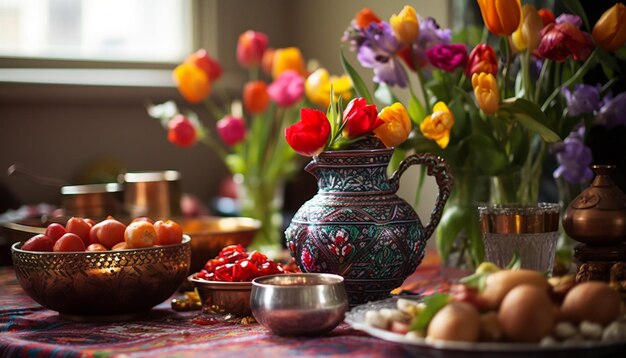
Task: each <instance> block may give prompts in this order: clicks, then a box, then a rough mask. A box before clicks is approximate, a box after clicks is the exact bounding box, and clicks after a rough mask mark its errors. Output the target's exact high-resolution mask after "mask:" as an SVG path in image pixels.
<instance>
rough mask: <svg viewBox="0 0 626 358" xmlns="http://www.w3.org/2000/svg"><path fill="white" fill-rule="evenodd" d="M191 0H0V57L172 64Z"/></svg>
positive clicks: (188, 27) (188, 45) (181, 45)
mask: <svg viewBox="0 0 626 358" xmlns="http://www.w3.org/2000/svg"><path fill="white" fill-rule="evenodd" d="M191 7H192V2H191V1H190V0H104V1H103V0H27V1H24V0H0V57H21V58H35V59H61V60H63V59H72V60H99V61H123V62H156V63H159V62H162V63H174V62H177V61H179V60H180V59H182V58H184V56H185V55H186V54H188V53H189V52H190V51H191V50H192V45H193V44H192V38H193V36H192V26H193V24H192V21H191V11H192V9H191Z"/></svg>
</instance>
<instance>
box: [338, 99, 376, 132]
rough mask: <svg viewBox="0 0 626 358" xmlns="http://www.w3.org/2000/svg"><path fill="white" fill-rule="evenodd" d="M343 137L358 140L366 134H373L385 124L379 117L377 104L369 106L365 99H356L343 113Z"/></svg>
mask: <svg viewBox="0 0 626 358" xmlns="http://www.w3.org/2000/svg"><path fill="white" fill-rule="evenodd" d="M343 122H344V123H345V126H344V127H343V132H342V134H343V136H344V137H345V138H356V137H360V136H362V135H364V134H367V133H370V132H373V131H374V129H376V128H378V126H380V125H382V124H383V123H384V122H383V121H382V120H381V119H380V118H379V117H378V110H377V109H376V105H375V104H367V101H366V100H365V98H362V97H359V98H355V99H353V100H352V101H350V103H348V106H347V107H346V109H345V110H344V111H343Z"/></svg>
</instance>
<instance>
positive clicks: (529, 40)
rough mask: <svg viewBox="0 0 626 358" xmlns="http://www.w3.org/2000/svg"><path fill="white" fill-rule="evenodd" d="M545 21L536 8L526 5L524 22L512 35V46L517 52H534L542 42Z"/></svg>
mask: <svg viewBox="0 0 626 358" xmlns="http://www.w3.org/2000/svg"><path fill="white" fill-rule="evenodd" d="M541 29H543V19H542V18H541V16H540V15H539V13H538V12H537V9H535V7H534V6H532V5H530V4H526V5H524V6H523V7H522V22H521V23H520V25H519V27H518V28H517V30H515V32H513V34H512V35H511V45H512V47H513V49H515V50H517V51H520V52H521V51H524V50H526V49H528V50H529V51H533V50H534V49H536V48H537V46H539V42H540V41H541Z"/></svg>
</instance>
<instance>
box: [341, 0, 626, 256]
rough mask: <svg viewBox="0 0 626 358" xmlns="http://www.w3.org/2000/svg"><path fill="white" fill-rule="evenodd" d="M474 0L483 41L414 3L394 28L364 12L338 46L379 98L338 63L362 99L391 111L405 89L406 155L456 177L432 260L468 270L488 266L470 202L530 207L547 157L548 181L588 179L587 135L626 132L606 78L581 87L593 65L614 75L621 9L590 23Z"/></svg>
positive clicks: (572, 3)
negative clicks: (436, 163)
mask: <svg viewBox="0 0 626 358" xmlns="http://www.w3.org/2000/svg"><path fill="white" fill-rule="evenodd" d="M477 2H478V6H479V8H480V11H481V14H482V18H483V20H484V25H485V27H484V29H483V31H482V36H481V37H480V38H476V39H473V38H471V37H469V36H465V41H463V42H462V41H459V40H458V39H461V38H463V37H464V36H463V35H467V34H454V36H453V34H452V31H451V30H450V29H446V28H441V27H440V26H439V25H438V24H437V22H436V20H435V19H433V18H430V17H422V16H420V15H419V14H417V12H416V11H415V9H414V8H413V7H411V6H405V7H404V8H403V9H402V10H401V11H400V12H399V13H398V14H394V15H393V16H391V18H390V19H389V21H383V20H381V19H380V18H379V17H378V16H377V15H376V14H375V13H374V12H372V11H371V10H370V9H363V10H361V11H359V12H358V13H357V14H356V16H355V18H354V19H353V21H352V23H351V24H350V26H349V27H348V29H347V30H346V32H345V34H344V37H343V40H344V42H346V43H348V44H349V45H350V49H351V50H352V51H354V52H356V55H357V60H358V62H359V63H360V64H361V65H362V66H363V67H365V68H369V69H372V71H373V77H372V79H373V82H374V84H375V87H376V88H375V92H374V95H375V96H372V94H371V92H370V91H369V89H368V88H367V86H366V85H365V82H364V81H363V80H362V79H361V78H360V76H359V74H358V72H357V71H356V70H355V69H354V68H353V67H352V65H351V64H350V63H349V62H348V61H347V60H346V59H345V58H344V57H343V56H342V62H343V65H344V68H345V69H346V72H347V73H349V74H350V75H351V77H352V80H353V82H354V84H355V90H356V93H357V95H359V96H362V97H364V98H366V99H367V101H368V102H370V103H373V102H374V101H379V102H382V103H383V105H385V104H390V103H393V102H395V101H397V98H398V97H401V96H400V94H399V93H397V91H398V90H406V92H405V93H403V98H408V100H407V101H406V103H407V109H408V114H409V117H410V119H411V122H412V123H413V125H414V126H413V129H412V133H411V136H410V138H409V140H407V141H406V142H405V143H404V144H403V145H402V146H401V147H402V148H403V149H405V150H407V151H408V150H413V151H418V152H431V153H434V154H437V155H440V156H441V157H443V158H444V159H445V160H446V161H447V162H448V164H449V165H450V167H451V168H452V171H453V175H454V176H455V188H454V189H453V193H452V197H451V200H449V201H448V205H447V208H446V210H445V212H444V215H443V217H442V220H441V223H440V225H439V227H438V229H437V244H438V249H439V252H440V254H441V255H442V257H443V259H444V260H447V259H448V257H449V255H450V253H451V252H452V251H457V252H459V253H460V255H459V257H460V258H463V259H464V260H466V261H467V262H466V263H467V264H469V265H470V266H471V265H476V264H478V263H480V262H481V261H482V257H483V247H482V238H481V234H480V230H479V228H478V217H477V215H478V214H477V212H476V208H475V205H476V203H477V202H480V201H492V202H500V203H506V202H522V203H524V202H536V201H537V200H538V193H539V179H540V175H541V170H542V164H543V161H544V159H545V157H546V156H547V155H548V154H549V153H556V156H557V159H558V160H559V162H560V168H559V169H557V170H556V171H555V173H554V175H555V176H563V177H565V178H567V179H569V180H573V181H577V180H581V179H586V178H589V175H590V172H589V171H588V166H589V164H590V162H591V157H590V154H589V151H588V148H585V146H584V136H585V130H586V129H588V128H589V127H590V126H592V125H605V126H617V125H624V124H626V119H625V118H626V117H624V116H623V115H618V113H619V110H620V109H626V108H624V107H625V106H626V97H625V95H624V94H619V95H617V96H614V95H612V94H611V87H612V85H613V83H614V82H613V81H611V80H608V81H606V82H604V83H595V82H594V83H589V84H585V83H584V80H586V78H585V74H587V73H588V72H589V70H590V69H592V68H594V67H599V68H601V69H602V71H603V72H604V73H605V74H606V77H607V78H612V77H614V75H615V74H617V73H618V71H619V66H617V63H616V61H620V60H623V58H624V57H623V51H622V50H623V47H624V43H625V42H626V30H625V27H624V26H623V23H624V21H626V8H625V7H624V5H623V4H621V3H617V4H616V5H615V6H613V7H611V8H610V9H607V11H606V12H605V13H604V15H602V17H601V18H600V19H599V20H598V21H597V22H596V23H595V25H593V26H591V24H589V21H588V19H587V17H586V14H585V13H584V11H583V8H582V6H581V4H580V3H579V2H578V1H576V0H564V1H562V4H563V5H564V6H565V8H567V9H568V11H569V13H566V14H561V15H560V16H558V17H556V18H555V16H554V14H553V12H552V11H551V10H550V9H539V10H537V9H535V8H534V7H533V6H532V5H530V4H525V5H523V6H522V4H521V2H520V0H478V1H477ZM455 40H456V41H455ZM620 51H621V53H620ZM412 82H417V83H418V84H419V86H415V87H414V86H413V85H412ZM418 192H419V190H418Z"/></svg>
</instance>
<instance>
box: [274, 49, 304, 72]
mask: <svg viewBox="0 0 626 358" xmlns="http://www.w3.org/2000/svg"><path fill="white" fill-rule="evenodd" d="M287 70H292V71H296V72H297V73H298V74H299V75H300V76H302V77H306V75H307V73H306V68H305V66H304V58H303V57H302V53H301V52H300V49H298V48H297V47H287V48H279V49H276V50H275V51H274V58H273V59H272V78H273V79H277V78H278V77H280V75H281V74H282V73H283V72H285V71H287Z"/></svg>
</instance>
